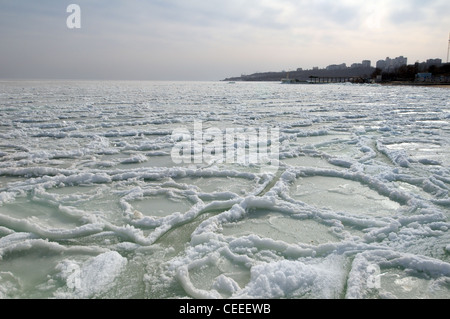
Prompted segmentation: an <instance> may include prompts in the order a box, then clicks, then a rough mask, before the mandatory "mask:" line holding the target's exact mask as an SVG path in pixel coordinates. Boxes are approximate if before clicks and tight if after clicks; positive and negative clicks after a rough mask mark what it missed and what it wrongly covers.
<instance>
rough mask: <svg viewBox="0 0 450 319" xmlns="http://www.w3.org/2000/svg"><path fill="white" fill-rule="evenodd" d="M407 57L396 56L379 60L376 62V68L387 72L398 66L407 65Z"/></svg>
mask: <svg viewBox="0 0 450 319" xmlns="http://www.w3.org/2000/svg"><path fill="white" fill-rule="evenodd" d="M407 63H408V59H407V58H405V57H404V56H399V57H396V58H395V59H391V58H389V57H387V58H386V60H379V61H378V62H377V68H379V69H381V70H383V71H387V72H393V71H395V70H396V69H398V68H399V67H401V66H403V65H407Z"/></svg>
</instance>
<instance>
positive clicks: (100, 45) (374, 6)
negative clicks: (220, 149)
mask: <svg viewBox="0 0 450 319" xmlns="http://www.w3.org/2000/svg"><path fill="white" fill-rule="evenodd" d="M71 3H75V4H78V5H79V6H80V8H81V28H80V29H69V28H68V27H67V25H66V19H67V17H68V16H69V15H70V13H67V12H66V9H67V6H68V5H69V4H71ZM449 13H450V1H448V0H426V1H424V0H365V1H362V0H220V1H218V0H146V1H145V0H69V1H63V0H39V1H37V0H0V78H51V79H116V80H121V79H123V80H221V79H223V78H225V77H230V76H239V75H241V74H251V73H254V72H264V71H281V70H292V69H297V68H299V67H302V68H304V69H310V68H312V67H313V66H319V67H321V68H322V67H326V66H327V65H329V64H340V63H347V65H350V64H352V63H355V62H359V63H360V62H361V61H362V60H365V59H369V60H371V61H372V65H375V63H376V61H377V60H380V59H385V58H386V57H388V56H389V57H391V58H394V57H397V56H400V55H403V56H406V57H407V58H408V63H414V62H415V61H418V60H419V61H424V60H426V59H429V58H441V59H442V60H443V61H444V62H445V61H446V59H447V45H448V37H449V32H450V14H449Z"/></svg>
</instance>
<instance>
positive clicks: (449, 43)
mask: <svg viewBox="0 0 450 319" xmlns="http://www.w3.org/2000/svg"><path fill="white" fill-rule="evenodd" d="M449 55H450V33H449V35H448V49H447V63H448V56H449Z"/></svg>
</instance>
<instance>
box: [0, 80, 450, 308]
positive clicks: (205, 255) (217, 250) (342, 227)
mask: <svg viewBox="0 0 450 319" xmlns="http://www.w3.org/2000/svg"><path fill="white" fill-rule="evenodd" d="M449 101H450V90H448V89H442V88H435V87H407V86H401V87H400V86H398V87H396V86H380V85H352V84H326V85H282V84H280V83H275V82H273V83H227V82H114V81H110V82H95V81H79V82H77V81H40V82H38V81H28V82H27V81H15V82H14V81H10V82H8V81H2V82H0V298H154V299H157V298H162V299H165V298H265V299H270V298H288V299H291V298H292V299H293V298H313V299H315V298H321V299H323V298H358V299H359V298H449V297H450V235H449V227H450V221H449V217H450V209H449V208H450V199H449V189H450V166H449V164H450V102H449ZM177 132H178V133H177ZM227 132H235V133H236V132H238V133H239V134H241V135H240V136H241V137H242V136H244V139H241V140H239V139H235V140H233V141H232V142H231V143H229V144H226V143H225V142H224V145H225V144H226V145H225V146H226V147H224V148H220V150H225V151H227V152H226V155H228V154H229V153H228V151H229V152H232V151H236V152H239V151H241V152H243V153H242V154H246V152H247V153H249V154H250V153H251V150H252V143H251V140H250V137H249V139H248V140H245V136H253V137H255V136H256V137H257V138H260V140H258V141H259V144H258V145H259V148H257V149H258V152H257V154H262V153H263V152H262V151H263V150H265V149H264V148H261V147H262V145H263V144H264V146H265V147H267V149H270V150H271V152H273V153H270V154H272V155H273V154H275V153H276V158H275V157H272V158H271V161H269V162H262V160H260V161H256V162H255V161H253V162H252V161H239V160H235V161H226V160H220V156H219V155H221V153H220V152H219V148H218V147H216V148H214V151H211V149H212V148H211V146H212V145H216V146H217V145H219V144H213V141H216V142H217V141H226V136H227ZM175 133H177V134H175ZM212 133H214V134H215V135H214V134H212ZM255 133H256V135H255ZM221 134H222V135H221ZM245 134H247V135H245ZM252 134H253V135H252ZM214 136H215V137H214ZM218 136H219V137H220V139H219V138H218ZM194 140H196V142H194ZM183 143H184V144H183ZM191 146H192V149H191V148H190V147H191ZM275 151H276V152H275ZM199 154H200V158H197V160H194V159H195V158H196V157H195V156H197V155H199ZM232 154H233V155H235V153H232ZM236 154H238V153H236ZM270 154H269V155H270ZM181 155H183V156H184V157H181ZM202 155H203V156H202ZM206 155H209V156H206ZM225 158H226V157H225V155H224V156H223V157H222V159H225ZM258 158H260V157H258ZM180 159H186V161H180ZM187 159H189V160H190V159H193V160H192V161H190V162H189V161H188V160H187ZM277 159H278V160H279V161H277ZM268 163H269V164H270V167H269V168H270V169H269V170H268V169H266V168H267V164H268Z"/></svg>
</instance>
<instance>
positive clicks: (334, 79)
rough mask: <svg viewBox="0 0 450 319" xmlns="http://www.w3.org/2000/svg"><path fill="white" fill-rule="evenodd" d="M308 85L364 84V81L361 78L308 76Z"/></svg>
mask: <svg viewBox="0 0 450 319" xmlns="http://www.w3.org/2000/svg"><path fill="white" fill-rule="evenodd" d="M308 82H309V83H313V84H320V83H345V82H350V83H364V82H365V81H364V79H363V78H361V77H343V76H310V77H309V81H308Z"/></svg>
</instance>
